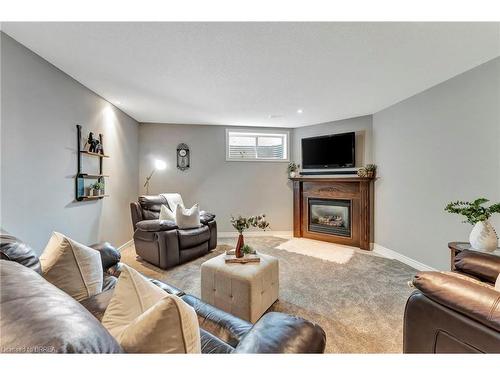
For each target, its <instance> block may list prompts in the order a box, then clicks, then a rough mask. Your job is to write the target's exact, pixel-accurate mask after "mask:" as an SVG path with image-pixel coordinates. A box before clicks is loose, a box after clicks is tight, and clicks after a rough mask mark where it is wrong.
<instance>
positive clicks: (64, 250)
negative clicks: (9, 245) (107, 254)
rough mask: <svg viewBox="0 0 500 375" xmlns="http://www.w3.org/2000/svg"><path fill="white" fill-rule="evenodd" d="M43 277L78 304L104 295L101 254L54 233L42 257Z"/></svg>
mask: <svg viewBox="0 0 500 375" xmlns="http://www.w3.org/2000/svg"><path fill="white" fill-rule="evenodd" d="M40 262H41V264H42V273H43V277H44V278H45V279H46V280H48V281H49V282H50V283H52V284H54V285H55V286H57V287H58V288H59V289H61V290H63V291H65V292H66V293H68V294H69V295H70V296H71V297H73V298H75V299H76V300H77V301H80V300H82V299H85V298H88V297H91V296H93V295H96V294H97V293H101V292H102V284H103V276H104V273H103V270H102V263H101V255H100V253H99V251H97V250H94V249H92V248H90V247H88V246H85V245H82V244H80V243H78V242H76V241H74V240H72V239H71V238H68V237H66V236H64V235H62V234H61V233H58V232H54V233H52V236H51V237H50V240H49V243H48V244H47V246H46V247H45V250H44V251H43V253H42V255H41V256H40Z"/></svg>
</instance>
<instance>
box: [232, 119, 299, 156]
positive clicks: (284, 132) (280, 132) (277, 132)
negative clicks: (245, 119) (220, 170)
mask: <svg viewBox="0 0 500 375" xmlns="http://www.w3.org/2000/svg"><path fill="white" fill-rule="evenodd" d="M229 133H241V134H242V135H245V134H247V135H248V134H253V135H255V134H257V135H260V134H262V135H277V136H280V137H283V136H284V137H285V138H286V140H285V144H284V145H283V146H285V151H286V155H285V156H286V158H285V159H269V158H267V159H266V158H262V159H259V158H253V159H250V158H248V159H244V158H242V159H235V158H231V157H230V156H229ZM226 161H235V162H238V161H244V162H257V163H260V162H265V163H269V162H271V163H288V162H290V132H289V131H288V130H281V129H280V130H278V129H276V130H272V129H265V130H261V129H259V128H255V130H252V129H241V128H226Z"/></svg>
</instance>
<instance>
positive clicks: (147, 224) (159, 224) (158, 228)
mask: <svg viewBox="0 0 500 375" xmlns="http://www.w3.org/2000/svg"><path fill="white" fill-rule="evenodd" d="M177 228H178V226H177V225H175V223H174V222H173V221H170V220H142V221H139V222H138V223H137V229H138V230H142V231H143V232H164V231H166V230H173V229H177Z"/></svg>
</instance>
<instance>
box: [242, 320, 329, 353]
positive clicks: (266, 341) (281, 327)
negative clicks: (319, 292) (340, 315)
mask: <svg viewBox="0 0 500 375" xmlns="http://www.w3.org/2000/svg"><path fill="white" fill-rule="evenodd" d="M325 345H326V334H325V331H323V329H322V328H321V327H320V326H318V325H317V324H314V323H311V322H309V321H307V320H304V319H302V318H299V317H295V316H291V315H287V314H283V313H278V312H270V313H267V314H266V315H264V316H263V317H262V318H260V320H259V321H258V322H257V323H255V325H254V326H253V328H252V329H251V330H250V332H248V333H247V334H246V335H245V337H243V339H242V340H241V341H240V343H239V344H238V346H237V347H236V349H235V350H234V352H233V353H323V352H324V351H325Z"/></svg>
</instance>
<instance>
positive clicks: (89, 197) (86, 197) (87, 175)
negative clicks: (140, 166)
mask: <svg viewBox="0 0 500 375" xmlns="http://www.w3.org/2000/svg"><path fill="white" fill-rule="evenodd" d="M76 133H77V136H76V143H77V172H76V176H75V200H77V201H84V200H96V199H102V198H105V197H108V196H109V195H107V194H103V195H85V194H81V191H82V189H83V192H85V186H84V183H85V182H84V180H85V179H96V180H97V181H99V182H103V183H104V178H105V177H109V176H108V175H105V174H103V171H102V164H103V163H102V161H103V159H104V158H109V156H108V155H105V154H100V153H97V152H89V151H87V150H82V126H81V125H76ZM99 142H100V144H101V145H102V144H103V136H102V134H99ZM82 155H83V156H90V157H97V158H99V172H98V173H83V172H82ZM79 182H80V184H79ZM79 185H80V186H79ZM79 188H80V194H79Z"/></svg>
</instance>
